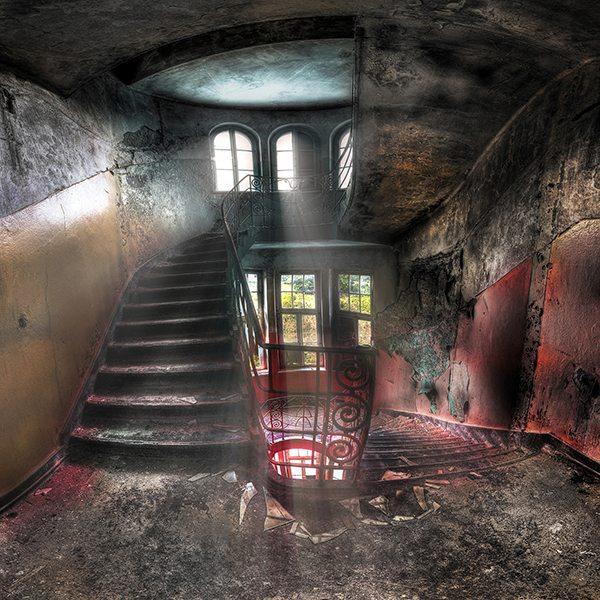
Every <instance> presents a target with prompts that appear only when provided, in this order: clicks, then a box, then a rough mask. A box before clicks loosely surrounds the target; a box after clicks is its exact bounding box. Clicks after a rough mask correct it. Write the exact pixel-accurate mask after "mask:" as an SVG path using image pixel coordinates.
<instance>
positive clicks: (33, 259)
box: [0, 73, 214, 497]
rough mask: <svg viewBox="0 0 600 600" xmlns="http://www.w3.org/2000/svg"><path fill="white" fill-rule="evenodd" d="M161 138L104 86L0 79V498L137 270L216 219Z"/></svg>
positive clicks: (59, 419)
mask: <svg viewBox="0 0 600 600" xmlns="http://www.w3.org/2000/svg"><path fill="white" fill-rule="evenodd" d="M162 138H163V133H162V131H161V120H160V115H159V111H158V108H157V106H156V104H155V102H154V101H153V100H151V99H149V98H147V97H145V96H141V95H139V94H134V93H132V92H130V91H129V90H127V89H125V88H124V87H123V86H122V84H120V83H118V82H117V81H116V80H115V79H113V78H112V77H105V78H102V79H99V80H96V81H94V82H92V83H91V84H90V85H89V86H86V87H85V88H83V89H82V90H80V91H79V92H77V93H76V94H74V95H73V96H71V97H70V98H68V99H61V98H58V97H57V96H55V95H53V94H51V93H49V92H47V91H45V90H43V89H41V88H39V87H38V86H36V85H33V84H31V83H28V82H25V81H23V80H21V79H19V78H17V77H15V76H13V75H11V74H8V73H4V74H0V457H1V458H0V497H2V496H3V495H5V494H7V493H8V492H9V491H11V490H12V489H14V488H15V487H16V486H18V485H19V484H20V483H21V482H23V481H24V480H25V479H26V478H27V477H28V476H29V475H30V474H32V473H33V472H35V470H36V469H37V468H39V467H40V466H41V465H42V464H44V462H45V461H46V460H47V459H48V458H49V457H50V456H51V455H52V454H53V452H54V451H56V449H57V448H58V447H59V445H60V443H61V440H60V434H61V432H62V430H63V428H64V426H65V423H66V421H67V419H68V416H69V414H70V412H71V410H72V408H73V405H74V402H75V401H76V399H77V397H78V393H79V390H80V389H81V386H82V385H83V383H84V381H85V379H86V376H87V373H88V369H89V368H90V367H91V363H92V361H93V359H94V356H95V355H96V352H97V350H98V346H99V344H100V343H101V341H102V338H103V335H104V332H105V330H106V328H107V327H108V325H109V323H110V319H111V315H112V314H113V310H114V308H115V306H116V303H117V301H118V299H119V296H120V293H121V291H122V289H123V287H124V285H125V284H126V282H127V280H128V278H129V276H130V275H131V274H132V272H133V270H134V268H135V267H136V266H137V265H139V264H140V263H142V262H144V261H145V260H146V259H147V258H149V257H150V256H151V255H152V254H154V253H155V252H157V251H159V250H161V249H163V248H164V247H165V246H169V245H173V244H175V243H177V242H179V241H182V240H183V239H185V238H187V237H190V236H192V235H197V234H199V233H201V232H203V231H206V230H207V229H208V228H209V227H210V226H211V225H212V223H213V220H214V209H213V208H212V207H211V206H210V205H203V204H202V202H201V201H199V199H200V198H201V194H200V191H199V190H200V188H198V189H195V190H194V192H193V193H191V192H189V191H188V192H187V193H186V190H185V189H183V185H184V184H186V183H187V182H185V181H182V180H181V179H180V176H179V173H178V172H177V171H176V170H174V169H172V168H171V164H170V163H169V162H168V160H166V157H165V156H164V153H163V152H162V150H163V148H162V145H161V141H162ZM115 172H117V173H118V175H115ZM140 172H141V173H142V174H143V176H144V177H146V178H148V179H149V181H150V182H152V185H150V184H149V183H147V182H146V181H145V180H143V179H140V180H139V182H138V183H139V184H140V185H144V186H145V188H146V189H147V191H145V192H144V194H138V195H136V196H132V194H131V193H128V186H126V185H122V180H123V179H124V178H125V179H128V180H129V181H131V180H132V179H134V178H135V177H136V175H138V174H139V173H140ZM200 183H201V182H198V185H200ZM120 184H121V185H120ZM129 187H131V186H129Z"/></svg>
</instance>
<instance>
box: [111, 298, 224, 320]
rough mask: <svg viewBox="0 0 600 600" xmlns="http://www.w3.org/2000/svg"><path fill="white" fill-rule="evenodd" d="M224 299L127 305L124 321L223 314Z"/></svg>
mask: <svg viewBox="0 0 600 600" xmlns="http://www.w3.org/2000/svg"><path fill="white" fill-rule="evenodd" d="M222 310H223V299H222V298H207V299H204V300H174V301H171V302H145V303H144V302H142V303H132V304H125V305H124V306H123V315H122V318H123V320H126V321H134V320H152V319H153V318H160V317H163V318H165V317H172V318H176V317H181V318H186V317H196V316H203V315H204V316H207V315H210V314H217V313H221V312H222Z"/></svg>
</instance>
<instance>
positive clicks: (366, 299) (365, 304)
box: [360, 296, 371, 315]
mask: <svg viewBox="0 0 600 600" xmlns="http://www.w3.org/2000/svg"><path fill="white" fill-rule="evenodd" d="M360 312H361V313H364V314H366V315H370V314H371V296H361V297H360Z"/></svg>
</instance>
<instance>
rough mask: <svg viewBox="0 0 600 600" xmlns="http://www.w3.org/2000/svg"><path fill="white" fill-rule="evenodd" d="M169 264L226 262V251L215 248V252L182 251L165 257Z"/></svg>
mask: <svg viewBox="0 0 600 600" xmlns="http://www.w3.org/2000/svg"><path fill="white" fill-rule="evenodd" d="M165 260H168V261H169V262H170V263H202V262H214V261H226V260H227V250H226V249H225V248H217V249H216V250H210V249H206V250H202V251H198V250H195V249H193V248H192V249H191V250H187V251H186V250H183V251H179V252H175V253H172V254H170V255H169V256H167V257H166V259H165Z"/></svg>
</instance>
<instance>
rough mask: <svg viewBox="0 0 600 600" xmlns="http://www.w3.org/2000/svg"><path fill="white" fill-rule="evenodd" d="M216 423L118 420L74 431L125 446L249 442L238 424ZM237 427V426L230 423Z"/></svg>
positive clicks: (86, 437) (90, 438)
mask: <svg viewBox="0 0 600 600" xmlns="http://www.w3.org/2000/svg"><path fill="white" fill-rule="evenodd" d="M215 425H219V424H218V423H216V424H210V423H204V422H202V423H197V422H195V421H194V420H193V419H189V418H187V419H186V421H185V426H182V424H181V423H176V424H170V423H169V422H168V421H166V420H164V419H163V420H160V421H159V420H156V421H145V422H140V421H137V420H136V421H133V422H132V421H131V420H121V421H115V423H114V424H110V425H109V426H103V427H91V426H88V425H80V426H79V427H77V428H76V429H75V430H74V431H73V437H74V438H77V439H80V440H85V441H92V442H113V443H121V444H124V445H140V446H144V445H148V446H154V445H157V444H158V445H160V446H175V447H177V446H181V447H189V446H192V447H193V446H213V445H222V444H246V443H248V442H250V434H249V433H248V431H247V430H245V429H243V428H242V427H239V429H238V430H237V431H233V430H227V429H223V428H220V427H218V426H217V427H215ZM231 427H232V428H235V426H231Z"/></svg>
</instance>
